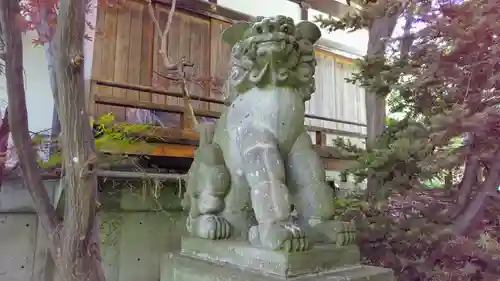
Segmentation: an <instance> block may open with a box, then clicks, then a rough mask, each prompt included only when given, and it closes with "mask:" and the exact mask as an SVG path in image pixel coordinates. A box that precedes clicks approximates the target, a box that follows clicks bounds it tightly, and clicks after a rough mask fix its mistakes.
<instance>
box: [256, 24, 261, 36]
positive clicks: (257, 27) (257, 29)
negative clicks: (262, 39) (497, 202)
mask: <svg viewBox="0 0 500 281" xmlns="http://www.w3.org/2000/svg"><path fill="white" fill-rule="evenodd" d="M255 32H257V34H261V33H262V26H260V25H257V26H256V27H255Z"/></svg>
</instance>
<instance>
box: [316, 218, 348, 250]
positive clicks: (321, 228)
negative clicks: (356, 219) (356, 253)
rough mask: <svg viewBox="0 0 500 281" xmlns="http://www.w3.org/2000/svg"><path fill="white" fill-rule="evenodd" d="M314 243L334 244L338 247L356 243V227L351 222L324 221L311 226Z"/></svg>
mask: <svg viewBox="0 0 500 281" xmlns="http://www.w3.org/2000/svg"><path fill="white" fill-rule="evenodd" d="M312 232H313V236H314V240H315V241H314V242H317V243H336V244H337V245H339V246H345V245H350V244H354V243H355V242H356V227H355V225H354V223H353V222H343V221H334V220H331V221H324V222H320V223H318V224H316V225H314V226H312Z"/></svg>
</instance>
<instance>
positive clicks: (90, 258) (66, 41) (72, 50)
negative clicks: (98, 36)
mask: <svg viewBox="0 0 500 281" xmlns="http://www.w3.org/2000/svg"><path fill="white" fill-rule="evenodd" d="M85 11H86V1H81V0H67V1H62V2H61V4H60V12H59V17H58V25H57V31H56V34H55V37H54V42H53V43H54V48H55V53H54V55H55V59H56V65H55V66H56V75H57V79H56V81H57V90H58V99H57V102H56V106H57V111H58V113H59V116H60V117H61V118H60V121H61V122H60V123H61V136H62V147H63V148H64V149H63V164H64V172H65V176H64V181H63V183H64V184H65V194H66V206H65V212H64V223H63V228H62V233H61V258H60V260H59V271H58V279H57V280H58V281H69V280H72V281H73V280H79V281H80V280H82V281H90V280H92V281H102V280H104V274H103V271H102V267H101V264H100V256H99V251H98V249H99V239H98V235H97V234H98V231H99V227H98V224H97V220H96V208H97V175H96V173H95V171H94V166H95V164H96V160H97V159H96V153H95V144H94V141H93V134H92V131H91V128H90V119H89V115H88V113H87V107H86V101H85V94H84V79H83V43H84V41H83V40H84V35H85Z"/></svg>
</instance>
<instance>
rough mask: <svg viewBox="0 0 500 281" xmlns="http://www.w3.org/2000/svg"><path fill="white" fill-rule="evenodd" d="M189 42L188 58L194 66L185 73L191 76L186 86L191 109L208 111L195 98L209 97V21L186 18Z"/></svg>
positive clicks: (204, 103)
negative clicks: (190, 98) (190, 100)
mask: <svg viewBox="0 0 500 281" xmlns="http://www.w3.org/2000/svg"><path fill="white" fill-rule="evenodd" d="M186 23H187V24H188V25H189V27H190V28H189V29H190V36H191V40H190V42H189V49H190V51H189V58H188V61H190V62H192V63H193V64H194V66H193V67H192V68H189V69H188V70H187V71H188V73H189V76H191V79H190V80H191V81H190V83H189V85H188V90H189V94H190V95H191V97H192V98H193V99H192V102H191V104H192V106H193V108H198V109H208V108H209V106H208V104H207V103H206V102H201V101H199V100H197V97H208V96H209V95H210V84H209V81H210V35H211V34H210V21H209V20H206V19H201V18H198V17H193V16H187V17H186Z"/></svg>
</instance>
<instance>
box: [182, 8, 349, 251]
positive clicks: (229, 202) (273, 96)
mask: <svg viewBox="0 0 500 281" xmlns="http://www.w3.org/2000/svg"><path fill="white" fill-rule="evenodd" d="M320 37H321V31H320V30H319V28H318V27H317V26H316V25H315V24H313V23H311V22H308V21H304V22H300V23H298V24H294V21H293V19H291V18H289V17H285V16H276V17H271V18H262V17H260V18H257V19H256V20H255V21H254V22H241V23H237V24H235V25H233V26H232V27H229V28H228V29H227V30H225V31H224V33H223V40H224V41H225V42H227V43H229V44H231V45H232V46H233V48H232V53H231V72H230V76H229V78H228V81H227V83H226V103H227V105H228V107H227V109H226V110H225V112H223V113H222V115H221V117H220V119H219V120H218V121H217V122H216V123H215V124H207V123H204V124H200V125H199V127H198V128H197V130H198V132H199V133H200V145H199V148H198V149H197V151H196V155H195V158H194V162H193V164H192V166H191V169H190V170H189V173H188V181H187V192H186V196H185V198H184V202H183V203H184V204H185V207H186V208H189V218H188V222H187V226H188V230H189V232H191V233H192V234H193V235H195V236H198V237H201V238H205V239H213V240H216V239H248V240H249V241H250V243H252V244H254V245H258V246H260V247H264V248H268V249H273V250H285V251H304V250H307V249H308V248H309V246H310V245H311V244H312V243H337V244H347V243H352V242H353V240H354V233H355V232H354V228H353V226H352V224H351V223H343V222H338V221H333V220H332V217H333V214H334V206H333V194H332V189H331V188H330V187H329V186H328V185H327V183H326V182H325V171H324V169H323V164H322V162H321V160H320V158H319V156H318V155H317V154H316V152H315V151H314V150H313V147H312V142H311V138H310V136H309V135H308V134H307V132H306V130H305V127H304V114H305V101H307V100H308V99H310V96H311V94H312V93H313V92H314V90H315V87H314V85H315V82H314V71H315V67H316V60H315V57H314V48H313V44H314V43H316V41H317V40H318V39H319V38H320ZM292 204H293V205H294V206H295V208H296V211H297V212H298V219H296V220H292V219H291V215H290V213H291V205H292Z"/></svg>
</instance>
